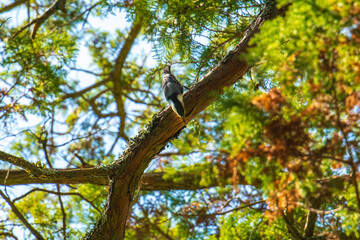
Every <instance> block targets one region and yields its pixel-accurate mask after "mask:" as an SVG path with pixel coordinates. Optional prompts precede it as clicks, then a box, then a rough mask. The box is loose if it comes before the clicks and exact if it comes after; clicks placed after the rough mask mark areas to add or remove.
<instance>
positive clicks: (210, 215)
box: [179, 200, 266, 217]
mask: <svg viewBox="0 0 360 240" xmlns="http://www.w3.org/2000/svg"><path fill="white" fill-rule="evenodd" d="M265 201H266V200H260V201H257V202H253V203H248V204H244V205H241V206H239V207H236V208H233V209H230V210H228V211H225V212H220V213H210V214H179V215H181V216H184V217H213V216H220V215H225V214H227V213H230V212H234V211H238V210H241V209H244V208H247V207H251V206H254V205H256V204H260V203H264V202H265Z"/></svg>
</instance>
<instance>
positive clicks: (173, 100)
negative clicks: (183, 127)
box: [169, 94, 185, 118]
mask: <svg viewBox="0 0 360 240" xmlns="http://www.w3.org/2000/svg"><path fill="white" fill-rule="evenodd" d="M169 102H170V104H171V107H172V109H173V110H174V112H176V114H177V115H179V116H180V117H181V118H184V117H185V108H184V102H183V100H182V95H176V94H172V95H171V96H170V97H169Z"/></svg>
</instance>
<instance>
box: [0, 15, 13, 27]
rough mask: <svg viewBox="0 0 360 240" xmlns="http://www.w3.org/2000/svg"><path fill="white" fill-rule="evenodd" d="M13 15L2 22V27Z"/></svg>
mask: <svg viewBox="0 0 360 240" xmlns="http://www.w3.org/2000/svg"><path fill="white" fill-rule="evenodd" d="M10 18H11V17H8V18H7V19H5V20H4V21H2V22H1V24H0V28H1V27H2V26H3V25H4V24H5V23H6V22H7V20H9V19H10Z"/></svg>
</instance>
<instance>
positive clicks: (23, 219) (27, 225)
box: [0, 190, 45, 240]
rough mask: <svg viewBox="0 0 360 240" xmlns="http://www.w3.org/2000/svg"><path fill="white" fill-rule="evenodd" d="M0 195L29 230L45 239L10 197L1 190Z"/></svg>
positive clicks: (38, 237)
mask: <svg viewBox="0 0 360 240" xmlns="http://www.w3.org/2000/svg"><path fill="white" fill-rule="evenodd" d="M0 195H1V197H2V198H3V199H4V200H5V201H6V202H7V204H9V205H10V207H11V210H12V211H13V213H14V214H15V215H16V216H17V217H18V218H19V219H20V221H21V222H22V223H23V224H24V225H25V226H26V227H27V228H28V229H29V230H30V232H31V233H32V234H33V235H34V236H35V237H36V238H37V239H40V240H45V238H43V236H41V234H40V233H39V232H38V231H37V230H36V229H35V228H33V227H32V226H31V224H30V223H29V222H28V221H27V220H26V218H25V217H24V216H23V215H22V214H21V213H20V211H19V210H18V209H17V207H16V206H15V204H14V203H13V202H11V200H10V198H8V197H7V196H6V195H5V194H4V193H3V191H1V190H0Z"/></svg>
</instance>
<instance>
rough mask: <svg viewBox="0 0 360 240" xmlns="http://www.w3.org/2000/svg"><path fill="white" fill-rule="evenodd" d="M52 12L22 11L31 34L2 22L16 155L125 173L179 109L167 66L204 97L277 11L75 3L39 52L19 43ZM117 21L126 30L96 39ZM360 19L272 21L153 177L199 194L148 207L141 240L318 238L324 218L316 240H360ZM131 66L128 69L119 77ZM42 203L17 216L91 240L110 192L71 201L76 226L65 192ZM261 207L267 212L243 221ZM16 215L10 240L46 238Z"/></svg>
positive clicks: (41, 39)
mask: <svg viewBox="0 0 360 240" xmlns="http://www.w3.org/2000/svg"><path fill="white" fill-rule="evenodd" d="M277 2H278V6H279V7H280V6H287V5H288V4H289V1H285V0H282V1H277ZM52 3H53V2H51V1H29V3H28V4H27V5H25V4H20V6H18V7H15V8H14V9H13V10H11V11H10V10H9V11H10V12H9V13H13V12H14V11H16V9H20V11H26V12H28V14H29V16H28V18H29V19H20V20H19V21H13V19H12V18H11V19H9V20H8V21H7V22H6V23H4V22H3V21H4V20H5V19H4V20H3V17H2V16H1V19H0V24H2V26H1V31H0V38H1V41H2V42H1V43H0V53H1V54H0V55H1V57H0V66H1V67H0V123H1V130H2V131H1V136H0V137H1V140H0V141H1V143H0V144H1V146H2V148H4V150H6V151H8V152H10V153H13V154H15V155H18V156H21V157H23V158H25V159H27V160H29V161H31V162H34V163H36V164H37V166H39V167H42V168H43V167H47V168H51V167H54V168H74V167H84V168H86V167H89V165H90V166H98V165H101V164H110V163H112V162H114V159H117V156H119V155H120V154H121V152H122V151H123V150H124V148H125V146H126V145H127V144H128V142H130V140H131V138H130V137H131V136H135V135H137V132H138V131H139V129H142V128H144V126H147V124H148V123H149V121H150V120H151V119H152V116H154V114H156V113H158V112H159V111H160V110H161V109H163V108H164V107H165V106H166V105H165V103H164V102H163V101H162V98H161V78H162V69H163V67H164V65H166V64H169V63H173V72H174V74H175V75H176V76H177V78H178V79H179V80H180V81H181V82H182V83H183V84H184V85H185V86H187V87H191V85H192V84H194V83H196V82H197V81H199V79H201V77H202V76H204V74H205V73H207V72H208V71H209V70H211V69H212V68H213V67H215V66H216V65H217V64H218V63H219V62H220V61H221V59H223V57H224V56H225V55H226V54H227V53H228V52H229V51H230V50H232V49H234V47H235V46H236V44H238V43H239V42H240V41H241V39H242V38H243V37H244V36H245V34H246V30H247V29H248V28H249V24H250V23H251V21H252V20H253V19H254V18H255V17H256V15H257V14H258V13H259V12H260V10H261V9H262V7H263V5H264V1H236V0H226V1H219V0H216V1H193V0H181V1H179V0H169V1H153V0H139V1H99V2H92V1H83V2H81V4H79V2H78V1H74V0H67V1H66V7H65V10H66V11H64V10H61V9H60V10H59V9H57V10H56V11H55V12H54V13H53V14H52V15H51V16H50V17H49V18H47V19H46V20H45V21H44V22H43V23H42V24H41V25H40V27H39V29H38V31H37V33H36V35H35V38H34V39H33V40H31V38H30V37H29V35H30V33H29V32H31V29H32V28H33V25H32V26H30V27H29V28H28V29H29V31H27V29H25V30H23V31H22V32H18V31H19V29H21V27H22V26H24V25H25V24H27V23H28V22H29V21H31V20H33V19H35V18H36V17H37V16H40V15H41V14H42V13H44V12H46V11H47V9H48V8H49V7H50V5H51V4H52ZM5 4H6V3H1V4H0V5H1V8H2V7H4V6H5ZM1 8H0V10H1ZM5 12H8V11H7V10H6V11H5ZM19 15H20V14H19ZM115 15H120V17H119V18H117V19H116V21H118V23H119V24H118V26H120V28H117V29H113V30H111V29H110V30H109V26H105V25H102V26H101V27H96V28H95V27H93V25H92V24H93V23H94V22H96V21H98V20H99V19H100V20H104V21H106V20H108V19H113V18H112V17H113V16H115ZM359 16H360V6H359V2H358V1H355V0H341V1H335V0H331V1H325V0H316V1H306V0H295V1H291V3H290V4H289V5H288V9H287V10H286V11H285V14H284V15H281V16H278V17H276V18H275V19H273V20H269V21H265V23H264V25H263V26H262V27H261V31H260V32H259V33H258V34H256V36H255V37H254V38H253V39H252V40H251V42H250V46H252V47H251V48H248V49H247V51H246V54H245V55H246V56H245V57H246V61H247V62H248V63H249V64H250V65H251V66H253V67H252V69H251V70H250V71H249V72H248V73H247V75H246V76H244V77H243V78H242V79H240V80H239V81H238V82H237V83H236V84H235V85H234V86H233V87H229V88H228V89H226V91H225V93H224V94H223V95H221V96H220V98H219V99H218V100H217V101H216V102H215V103H213V104H212V105H211V106H210V107H209V108H207V109H206V110H205V111H203V112H202V113H200V114H199V115H198V116H197V117H196V119H194V120H193V121H191V122H190V123H189V124H188V125H187V127H186V128H185V129H184V130H183V131H182V133H181V134H180V136H179V137H178V138H177V139H176V140H173V141H172V142H171V143H170V144H168V146H167V148H166V150H165V151H164V152H162V153H161V154H159V155H158V156H157V157H156V159H155V160H154V161H153V163H152V164H151V165H150V166H149V169H148V171H154V172H165V174H164V177H163V179H162V181H163V182H161V184H165V183H166V182H167V181H171V182H173V183H174V184H176V185H181V184H183V186H184V189H189V186H191V187H194V188H198V190H194V191H190V190H186V191H185V190H173V191H149V192H145V191H140V192H139V193H138V194H137V195H136V196H135V198H136V199H135V201H134V205H133V209H132V212H131V216H130V217H129V219H128V225H127V226H128V228H127V230H126V238H127V239H164V238H168V239H169V238H172V239H292V238H294V232H293V233H290V232H289V229H290V228H292V227H293V228H294V229H295V230H296V231H298V233H299V234H300V235H301V236H304V232H305V228H306V227H305V226H306V221H307V215H308V214H309V213H310V212H311V211H315V212H318V211H320V212H322V214H319V218H318V219H317V221H316V224H315V226H314V227H315V230H314V234H313V237H315V236H316V237H321V236H327V237H332V236H333V237H334V238H335V237H337V238H340V239H341V238H343V237H344V236H347V237H348V238H352V239H356V238H360V229H359V226H358V225H359V224H358V223H359V220H360V215H359V208H360V199H359V198H358V195H357V193H358V192H359V190H358V188H359V187H360V186H357V185H356V184H357V183H356V179H355V180H354V178H352V177H351V175H350V174H351V173H353V171H354V169H356V171H358V170H359V161H360V160H359V156H360V152H359V148H360V130H359V124H360V116H359V108H360V100H359V99H360V98H359V89H360V58H359V56H360V52H359V49H360V44H359V43H360V40H359V39H360V31H359V28H360V27H359V22H360V19H359ZM13 18H15V17H13ZM120 18H121V19H120ZM119 19H120V20H119ZM135 21H136V23H138V22H137V21H139V22H141V26H142V28H141V31H140V33H139V35H138V36H137V37H136V39H135V41H134V44H133V46H132V48H131V51H130V54H129V55H128V56H119V54H120V53H121V52H122V51H121V50H122V49H123V47H124V46H125V42H126V40H127V39H128V37H129V33H130V29H131V26H132V25H133V24H134V23H135ZM125 23H126V24H125ZM17 24H18V25H17ZM15 35H16V36H15ZM11 36H13V38H11ZM150 48H151V51H150ZM80 49H81V51H83V52H85V54H84V55H86V57H82V53H83V52H80ZM84 49H85V50H84ZM79 56H80V58H79ZM153 56H154V58H155V60H156V61H157V63H153V62H151V61H149V59H150V58H151V57H153ZM119 57H122V58H124V59H125V62H124V65H123V67H122V69H121V70H120V71H118V72H117V74H118V75H116V76H115V75H114V74H113V71H114V69H115V68H116V65H115V62H116V59H118V58H119ZM149 62H150V63H149ZM80 65H81V66H82V68H86V65H89V67H88V68H86V69H81V68H80V67H79V66H80ZM155 65H156V66H155ZM19 126H20V127H19ZM129 139H130V140H129ZM1 166H3V167H4V169H3V170H6V171H7V169H8V167H9V165H5V164H1ZM10 170H12V169H10ZM154 184H156V183H154ZM243 184H244V185H246V186H243ZM212 186H215V187H212ZM355 186H357V188H356V187H355ZM41 187H42V188H43V189H45V191H40V190H39V191H34V192H31V193H29V194H28V195H26V196H24V197H23V198H21V199H20V200H17V201H15V204H16V206H17V207H18V208H19V211H20V212H21V213H22V214H23V215H24V217H25V218H26V219H28V221H29V222H30V223H31V224H32V225H33V226H34V227H35V228H36V229H37V230H38V231H40V232H41V234H42V235H43V236H44V237H45V238H47V239H58V238H64V236H63V232H62V228H63V227H64V225H63V221H62V220H63V218H65V219H66V220H65V223H66V224H65V227H66V229H65V231H66V234H67V235H68V238H69V239H78V238H80V237H82V236H83V235H84V233H85V232H86V231H88V230H90V229H91V227H92V224H91V223H93V222H95V221H96V219H97V218H98V216H99V215H100V213H99V210H102V209H103V204H104V202H105V200H106V195H107V192H108V189H106V188H105V187H102V186H97V185H92V184H86V185H61V189H60V190H61V191H62V192H64V193H72V194H73V193H79V194H80V195H81V196H80V195H77V194H75V195H62V196H61V201H62V203H63V207H64V211H63V210H61V207H60V205H61V204H60V200H59V197H58V196H57V195H56V194H54V192H56V191H57V189H55V188H54V187H53V186H52V185H44V186H41ZM186 187H187V188H186ZM24 189H26V191H30V190H31V189H32V186H26V187H24ZM54 189H55V190H54ZM22 190H23V189H21V191H22ZM49 190H50V191H53V192H51V193H50V192H49ZM19 191H20V190H17V189H16V188H15V190H14V191H12V192H11V194H10V195H11V198H12V199H14V198H15V197H17V196H18V195H20V194H19ZM46 191H48V192H46ZM259 200H266V203H264V204H256V205H253V206H251V207H246V208H241V209H239V207H240V206H244V204H248V203H251V202H257V201H259ZM227 211H228V213H226V214H225V212H227ZM285 213H286V217H287V218H288V220H289V222H288V223H285V220H284V216H285V215H284V214H285ZM0 215H2V216H5V217H3V218H1V219H0V220H1V221H0V228H1V231H2V230H3V229H4V232H5V231H7V232H9V233H14V232H15V231H14V229H18V228H19V229H21V230H22V231H23V232H25V235H26V237H29V238H31V236H30V233H29V231H28V230H27V229H26V228H25V227H19V226H22V225H21V224H22V222H21V221H20V220H19V219H18V218H17V217H16V216H15V215H14V214H13V213H12V212H11V210H10V208H9V207H8V205H6V204H4V207H3V209H2V210H1V214H0ZM6 216H8V217H6ZM15 226H16V228H14V227H15ZM0 234H2V233H0ZM331 234H333V235H331ZM15 235H16V234H15ZM0 236H2V235H0ZM4 236H5V235H4Z"/></svg>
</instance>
